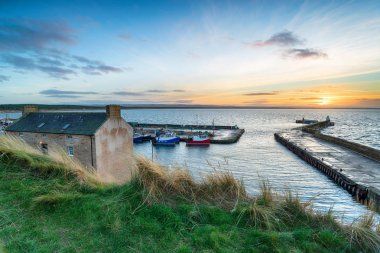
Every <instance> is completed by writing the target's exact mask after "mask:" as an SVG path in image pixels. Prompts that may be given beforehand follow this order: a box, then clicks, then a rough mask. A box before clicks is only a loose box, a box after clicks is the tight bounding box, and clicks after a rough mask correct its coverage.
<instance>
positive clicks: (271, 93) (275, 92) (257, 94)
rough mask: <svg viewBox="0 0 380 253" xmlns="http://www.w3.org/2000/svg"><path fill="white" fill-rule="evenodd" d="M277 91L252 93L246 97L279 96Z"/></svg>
mask: <svg viewBox="0 0 380 253" xmlns="http://www.w3.org/2000/svg"><path fill="white" fill-rule="evenodd" d="M277 93H278V92H277V91H272V92H251V93H246V94H244V96H271V95H277Z"/></svg>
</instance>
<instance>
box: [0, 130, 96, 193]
mask: <svg viewBox="0 0 380 253" xmlns="http://www.w3.org/2000/svg"><path fill="white" fill-rule="evenodd" d="M0 159H1V160H2V161H6V162H10V163H17V164H20V165H23V166H25V167H26V168H30V169H32V170H35V171H37V172H39V173H41V174H47V175H48V174H62V175H65V176H68V177H75V178H76V179H77V180H78V181H79V182H80V183H82V184H87V185H90V186H100V185H102V183H101V181H100V180H99V177H98V176H97V175H96V172H95V170H94V169H93V168H89V167H84V166H83V165H82V164H81V163H80V162H79V161H78V160H76V159H73V158H71V157H69V156H68V155H67V154H66V152H65V151H64V150H63V148H62V147H60V146H58V145H51V146H49V153H48V154H47V155H45V154H43V153H42V152H41V151H40V150H38V149H36V148H33V147H31V146H30V145H28V144H27V143H25V142H24V141H23V140H22V139H20V138H18V137H15V136H12V135H2V136H0Z"/></svg>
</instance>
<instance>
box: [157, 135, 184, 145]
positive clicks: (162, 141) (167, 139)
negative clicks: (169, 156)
mask: <svg viewBox="0 0 380 253" xmlns="http://www.w3.org/2000/svg"><path fill="white" fill-rule="evenodd" d="M180 140H181V139H180V138H179V137H178V136H176V135H175V134H174V133H172V132H167V133H165V134H163V135H159V136H157V137H156V138H154V139H153V140H152V143H153V145H165V146H174V145H175V144H178V143H179V142H180Z"/></svg>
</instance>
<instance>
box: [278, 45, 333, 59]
mask: <svg viewBox="0 0 380 253" xmlns="http://www.w3.org/2000/svg"><path fill="white" fill-rule="evenodd" d="M284 56H285V57H292V58H295V59H310V58H314V59H315V58H326V57H327V54H326V53H324V52H322V51H319V50H316V49H312V48H292V49H289V50H287V51H286V52H285V53H284Z"/></svg>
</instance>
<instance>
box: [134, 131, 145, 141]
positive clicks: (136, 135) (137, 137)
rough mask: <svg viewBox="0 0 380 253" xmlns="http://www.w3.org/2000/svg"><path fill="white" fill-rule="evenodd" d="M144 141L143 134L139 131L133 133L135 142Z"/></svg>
mask: <svg viewBox="0 0 380 253" xmlns="http://www.w3.org/2000/svg"><path fill="white" fill-rule="evenodd" d="M141 142H143V136H142V135H141V134H138V133H134V134H133V143H141Z"/></svg>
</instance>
